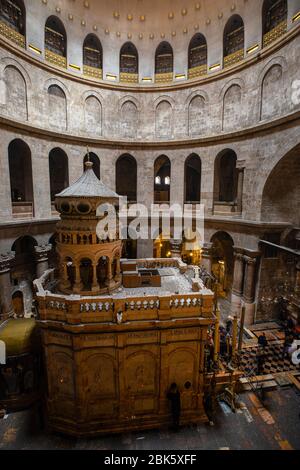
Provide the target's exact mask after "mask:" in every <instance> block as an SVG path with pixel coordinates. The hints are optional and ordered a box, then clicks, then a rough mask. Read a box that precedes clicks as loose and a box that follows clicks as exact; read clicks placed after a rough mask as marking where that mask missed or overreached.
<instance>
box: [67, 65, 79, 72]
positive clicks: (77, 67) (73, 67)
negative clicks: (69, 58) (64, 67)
mask: <svg viewBox="0 0 300 470" xmlns="http://www.w3.org/2000/svg"><path fill="white" fill-rule="evenodd" d="M69 67H71V69H75V70H78V71H80V70H81V68H80V67H79V65H75V64H69Z"/></svg>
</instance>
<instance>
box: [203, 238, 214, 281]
mask: <svg viewBox="0 0 300 470" xmlns="http://www.w3.org/2000/svg"><path fill="white" fill-rule="evenodd" d="M212 246H213V244H212V243H204V244H203V247H202V249H201V264H202V266H203V267H204V268H205V270H206V271H207V272H208V273H209V274H211V269H212V254H211V249H212Z"/></svg>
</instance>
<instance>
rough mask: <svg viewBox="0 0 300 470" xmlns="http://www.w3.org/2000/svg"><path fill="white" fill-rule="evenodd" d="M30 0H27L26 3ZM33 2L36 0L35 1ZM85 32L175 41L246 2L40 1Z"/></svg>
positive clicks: (201, 0) (235, 0) (153, 0)
mask: <svg viewBox="0 0 300 470" xmlns="http://www.w3.org/2000/svg"><path fill="white" fill-rule="evenodd" d="M29 1H30V0H29ZM35 1H36V0H35ZM40 1H41V2H42V3H43V4H44V6H47V7H48V9H49V14H58V13H59V14H60V15H61V17H63V18H67V19H68V21H70V22H73V23H77V24H79V25H80V27H81V28H84V29H86V30H87V32H91V31H94V32H97V31H101V32H102V31H104V32H105V34H107V35H112V36H114V37H119V38H122V39H124V40H127V39H133V40H136V39H139V40H143V39H144V40H145V39H147V40H152V39H156V40H157V39H163V38H166V39H167V38H169V39H170V38H172V37H173V38H175V37H178V36H179V37H180V36H182V35H186V34H189V35H191V34H193V33H194V32H197V31H200V30H201V32H203V33H205V29H206V28H209V27H210V26H211V25H212V24H214V25H215V24H216V23H218V22H219V21H220V20H222V19H224V18H228V17H229V16H230V15H231V14H233V13H235V12H239V13H241V10H243V9H244V7H245V4H246V5H247V4H248V3H250V2H249V1H248V0H232V1H228V0H200V1H195V0H60V1H58V0H56V1H55V0H40Z"/></svg>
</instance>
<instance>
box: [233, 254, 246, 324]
mask: <svg viewBox="0 0 300 470" xmlns="http://www.w3.org/2000/svg"><path fill="white" fill-rule="evenodd" d="M243 280H244V256H243V250H242V249H241V248H235V249H234V273H233V284H232V293H231V314H232V315H233V316H235V315H236V316H237V317H238V318H239V316H240V311H241V303H242V295H243Z"/></svg>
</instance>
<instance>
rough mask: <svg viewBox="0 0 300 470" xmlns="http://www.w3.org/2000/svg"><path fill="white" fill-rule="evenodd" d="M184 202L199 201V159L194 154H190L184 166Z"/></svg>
mask: <svg viewBox="0 0 300 470" xmlns="http://www.w3.org/2000/svg"><path fill="white" fill-rule="evenodd" d="M184 170H185V171H184V173H185V174H184V182H185V202H187V203H188V202H200V197H201V160H200V158H199V157H198V155H196V154H192V155H190V156H189V157H188V158H187V160H186V162H185V168H184Z"/></svg>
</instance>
